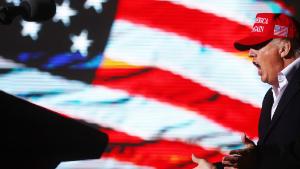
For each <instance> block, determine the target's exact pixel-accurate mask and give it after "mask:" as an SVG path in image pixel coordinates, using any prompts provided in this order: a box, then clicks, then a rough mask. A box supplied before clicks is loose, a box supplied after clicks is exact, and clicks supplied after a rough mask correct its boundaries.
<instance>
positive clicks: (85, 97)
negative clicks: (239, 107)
mask: <svg viewBox="0 0 300 169" xmlns="http://www.w3.org/2000/svg"><path fill="white" fill-rule="evenodd" d="M33 75H34V76H33ZM22 76H24V77H28V76H31V77H32V78H34V79H48V83H49V84H55V83H56V84H60V85H61V86H62V88H58V86H52V87H53V89H50V87H51V86H49V88H48V90H50V91H53V90H58V91H64V86H69V87H70V88H71V89H77V90H73V91H67V92H63V93H58V94H56V95H46V96H43V97H33V98H32V100H31V101H33V102H34V103H36V104H39V105H42V106H45V107H47V108H50V109H53V110H56V111H58V112H60V113H64V114H66V115H68V116H71V117H74V118H78V119H83V120H86V121H88V122H91V123H96V124H99V125H101V126H105V127H111V128H114V129H115V130H118V131H122V132H126V133H128V134H129V135H134V136H138V137H141V138H142V139H145V140H155V139H160V138H163V139H166V140H182V141H184V142H189V143H190V144H197V145H201V146H204V147H210V148H220V147H221V148H222V149H223V150H224V151H226V150H227V148H228V147H227V145H231V144H234V143H235V144H239V143H240V133H237V132H233V131H231V130H229V129H226V128H224V127H223V126H221V125H219V124H217V123H215V122H213V121H211V120H209V119H207V118H206V117H204V116H201V115H198V114H196V112H192V111H188V110H185V109H182V108H179V107H174V106H172V105H169V104H167V103H160V102H157V101H155V100H151V99H146V98H143V97H132V96H131V95H130V94H128V93H126V92H124V91H121V90H112V89H108V88H106V87H101V86H98V87H93V86H90V85H85V84H82V83H81V82H75V81H69V80H65V79H59V78H53V76H51V75H50V74H45V73H40V72H38V71H36V72H35V73H33V72H32V71H29V72H27V71H25V70H24V71H23V72H19V73H18V74H16V73H11V74H8V75H7V76H6V77H5V78H1V77H0V88H1V89H4V90H5V91H7V90H8V91H13V92H11V93H12V94H15V95H17V94H18V93H27V92H31V91H32V90H31V89H30V90H27V89H26V87H29V86H31V85H32V82H31V80H30V79H26V78H22ZM16 78H21V79H23V81H19V82H18V83H15V84H14V85H12V83H10V81H14V79H16ZM37 84H38V82H34V85H37ZM39 85H41V86H43V85H45V83H43V81H41V82H40V83H39ZM20 86H22V87H20ZM11 88H17V89H18V90H11ZM41 90H42V91H43V90H44V89H42V88H41ZM36 92H39V88H37V90H36ZM122 100H123V102H122ZM200 138H202V139H200Z"/></svg>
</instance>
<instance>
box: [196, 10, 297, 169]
mask: <svg viewBox="0 0 300 169" xmlns="http://www.w3.org/2000/svg"><path fill="white" fill-rule="evenodd" d="M299 33H300V27H299V22H297V21H296V20H295V19H293V18H292V17H289V16H287V15H285V14H273V13H259V14H257V15H256V19H255V23H254V25H253V28H252V31H251V33H250V34H249V35H248V36H247V37H245V38H243V39H241V40H238V41H236V42H235V43H234V46H235V48H236V49H238V50H241V51H243V50H249V56H250V57H251V58H252V60H253V61H252V62H253V64H254V65H255V66H256V67H257V70H258V74H259V76H260V78H261V81H262V82H264V83H268V84H270V85H271V88H270V89H269V90H268V92H267V93H266V95H265V97H264V100H263V103H262V109H261V114H260V119H259V126H258V131H259V140H258V143H257V145H256V144H255V143H254V142H253V141H251V140H250V139H249V138H247V136H246V135H244V136H243V138H242V141H243V143H244V144H245V148H244V149H240V150H232V151H231V152H230V153H229V155H227V156H225V157H224V158H223V161H222V163H218V164H211V163H209V162H207V161H206V160H204V159H200V158H197V157H195V156H193V157H192V159H193V161H194V162H196V163H198V166H197V167H196V168H195V169H219V168H223V167H225V168H238V169H295V168H300V37H299ZM254 85H255V84H254Z"/></svg>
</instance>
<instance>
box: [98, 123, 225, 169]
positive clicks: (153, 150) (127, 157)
mask: <svg viewBox="0 0 300 169" xmlns="http://www.w3.org/2000/svg"><path fill="white" fill-rule="evenodd" d="M101 131H103V132H105V133H107V134H108V135H109V142H110V144H109V146H108V148H107V149H106V152H105V153H104V154H103V157H104V158H105V157H109V158H114V159H117V160H118V161H126V162H131V163H134V164H135V165H142V166H151V167H155V168H172V169H176V168H178V169H179V168H180V169H185V168H186V169H191V168H194V167H195V166H196V165H195V164H193V163H192V161H191V154H192V153H194V154H195V155H197V156H198V157H202V158H206V159H207V160H209V161H211V162H217V161H220V160H221V158H222V157H223V154H221V153H220V152H219V151H217V150H207V149H204V148H202V147H200V146H196V145H193V144H187V143H182V142H179V141H168V140H148V141H146V140H143V139H141V138H139V137H136V136H130V135H127V134H126V133H123V132H119V131H114V130H110V129H101Z"/></svg>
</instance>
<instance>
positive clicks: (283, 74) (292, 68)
mask: <svg viewBox="0 0 300 169" xmlns="http://www.w3.org/2000/svg"><path fill="white" fill-rule="evenodd" d="M299 67H300V57H299V58H297V59H296V60H294V61H293V62H292V63H291V64H289V65H288V66H287V67H285V68H284V69H283V70H282V71H280V72H279V73H278V76H277V78H278V85H279V87H275V86H272V88H273V90H274V91H277V92H279V91H280V90H281V89H282V88H283V87H284V86H286V85H287V83H288V81H290V80H291V78H292V76H293V75H294V74H295V72H296V70H297V69H298V68H299Z"/></svg>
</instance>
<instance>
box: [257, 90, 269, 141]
mask: <svg viewBox="0 0 300 169" xmlns="http://www.w3.org/2000/svg"><path fill="white" fill-rule="evenodd" d="M262 105H263V106H262V108H261V112H260V117H259V126H258V129H259V138H260V139H259V141H258V143H257V144H258V145H260V144H261V141H262V140H261V138H264V136H265V134H266V132H267V130H268V128H269V126H270V123H271V109H272V105H273V94H272V89H269V91H268V92H267V93H266V95H265V98H264V100H263V104H262Z"/></svg>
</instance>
